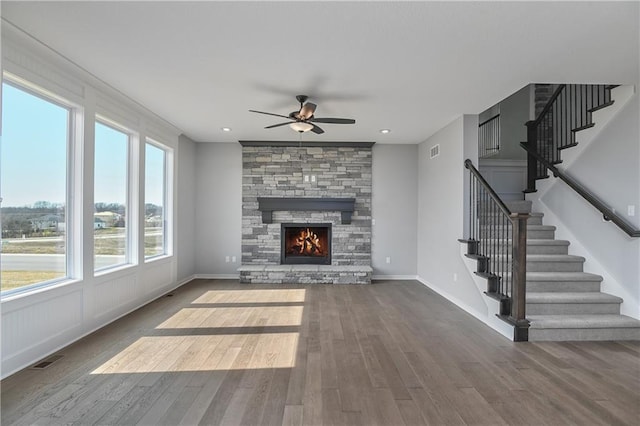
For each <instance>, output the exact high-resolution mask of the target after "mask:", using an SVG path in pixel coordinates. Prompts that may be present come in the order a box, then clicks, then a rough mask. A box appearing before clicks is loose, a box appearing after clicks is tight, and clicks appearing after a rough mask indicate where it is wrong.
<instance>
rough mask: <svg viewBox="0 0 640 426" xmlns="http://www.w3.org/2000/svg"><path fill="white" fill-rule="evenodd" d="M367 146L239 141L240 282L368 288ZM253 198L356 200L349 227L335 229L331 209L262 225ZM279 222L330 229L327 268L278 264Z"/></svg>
mask: <svg viewBox="0 0 640 426" xmlns="http://www.w3.org/2000/svg"><path fill="white" fill-rule="evenodd" d="M241 143H242V142H241ZM326 145H329V143H327V144H326ZM351 145H353V144H351ZM371 145H372V144H363V146H356V147H352V146H347V147H345V146H314V147H305V146H304V142H303V143H302V147H300V146H270V145H269V143H268V142H265V143H264V146H253V145H250V146H247V145H245V144H244V143H243V148H242V174H243V176H242V267H240V268H239V271H240V281H241V282H267V283H274V282H275V283H311V282H318V283H320V282H321V283H327V282H332V283H370V282H371V266H370V265H371ZM305 175H309V176H316V181H315V182H311V181H309V182H304V176H305ZM258 197H287V198H291V197H300V198H355V200H356V202H355V211H354V213H353V216H352V221H351V224H348V225H346V224H345V225H343V224H342V223H341V216H340V212H337V211H336V212H332V211H329V212H319V211H274V212H273V223H272V224H265V223H263V222H262V214H261V212H260V211H259V210H258V200H257V199H258ZM283 222H309V223H312V222H314V223H331V224H332V228H333V229H332V259H331V265H323V267H322V268H318V266H317V265H280V224H281V223H283Z"/></svg>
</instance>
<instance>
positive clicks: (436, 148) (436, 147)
mask: <svg viewBox="0 0 640 426" xmlns="http://www.w3.org/2000/svg"><path fill="white" fill-rule="evenodd" d="M438 155H440V144H438V145H434V146H432V147H431V151H430V158H436V157H437V156H438Z"/></svg>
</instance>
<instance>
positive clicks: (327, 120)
mask: <svg viewBox="0 0 640 426" xmlns="http://www.w3.org/2000/svg"><path fill="white" fill-rule="evenodd" d="M309 121H313V122H314V123H329V124H355V122H356V120H353V119H351V118H312V119H311V120H309Z"/></svg>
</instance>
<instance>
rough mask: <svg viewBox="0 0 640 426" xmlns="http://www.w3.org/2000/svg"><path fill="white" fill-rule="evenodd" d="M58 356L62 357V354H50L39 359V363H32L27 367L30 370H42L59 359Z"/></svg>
mask: <svg viewBox="0 0 640 426" xmlns="http://www.w3.org/2000/svg"><path fill="white" fill-rule="evenodd" d="M60 358H62V355H53V356H50V357H49V358H47V359H45V360H42V361H40V362H39V363H37V364H35V365H32V366H31V367H29V369H30V370H44V369H45V368H47V367H48V366H50V365H51V364H53V363H54V362H56V361H57V360H59V359H60Z"/></svg>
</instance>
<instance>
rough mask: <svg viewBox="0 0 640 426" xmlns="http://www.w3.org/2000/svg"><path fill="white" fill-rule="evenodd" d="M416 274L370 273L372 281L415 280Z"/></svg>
mask: <svg viewBox="0 0 640 426" xmlns="http://www.w3.org/2000/svg"><path fill="white" fill-rule="evenodd" d="M417 279H418V276H417V275H372V276H371V280H372V281H406V280H417Z"/></svg>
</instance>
